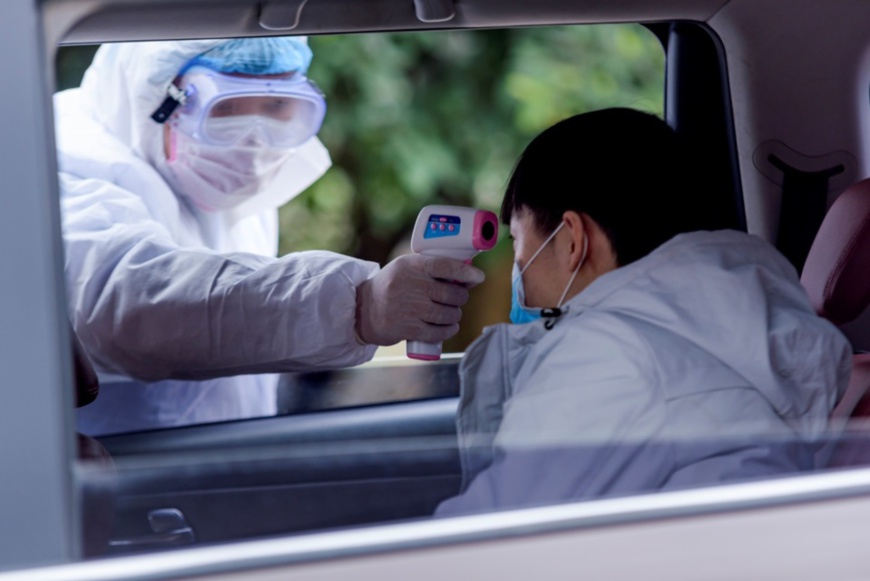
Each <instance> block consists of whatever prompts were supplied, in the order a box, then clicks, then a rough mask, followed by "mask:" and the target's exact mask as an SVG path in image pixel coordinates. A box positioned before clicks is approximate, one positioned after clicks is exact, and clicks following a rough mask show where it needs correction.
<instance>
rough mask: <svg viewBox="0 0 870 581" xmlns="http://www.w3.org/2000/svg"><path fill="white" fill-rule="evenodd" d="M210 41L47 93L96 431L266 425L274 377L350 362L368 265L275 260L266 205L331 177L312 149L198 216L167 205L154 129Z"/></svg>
mask: <svg viewBox="0 0 870 581" xmlns="http://www.w3.org/2000/svg"><path fill="white" fill-rule="evenodd" d="M218 42H219V41H211V40H208V41H187V42H159V43H140V44H117V45H105V46H103V47H101V48H100V49H99V50H98V51H97V54H96V57H95V59H94V62H93V64H92V66H91V67H90V68H89V69H88V71H87V73H86V75H85V77H84V80H83V83H82V86H81V88H78V89H72V90H68V91H64V92H61V93H58V94H57V95H56V96H55V100H54V104H55V114H56V132H57V144H58V161H59V169H60V183H61V191H62V198H61V202H62V212H63V229H64V239H65V243H66V263H65V269H66V275H67V280H68V286H69V306H70V313H71V317H72V320H73V325H74V327H75V330H76V332H77V333H78V335H79V337H80V338H81V341H82V343H83V344H84V345H85V347H86V349H87V351H88V354H89V355H90V356H91V358H92V359H93V362H94V364H95V367H96V368H97V371H98V374H99V376H100V380H101V384H102V385H101V393H100V397H99V398H98V399H97V401H96V402H94V403H93V404H92V405H90V406H88V407H85V408H82V409H81V410H79V412H78V413H79V414H80V415H79V429H80V430H81V431H83V432H85V433H89V434H94V435H99V434H107V433H116V432H126V431H135V430H142V429H150V428H156V427H166V426H178V425H185V424H192V423H201V422H212V421H220V420H226V419H237V418H244V417H254V416H262V415H270V414H273V413H274V412H275V405H276V403H275V402H276V394H275V391H276V385H277V376H276V375H274V374H259V375H251V374H258V373H263V372H264V371H269V372H272V373H274V372H277V371H298V370H306V369H312V368H326V367H342V366H350V365H356V364H359V363H361V362H364V361H366V360H368V359H370V358H371V357H372V356H373V354H374V350H375V346H366V345H362V344H361V343H360V342H359V341H357V340H356V339H355V337H354V316H355V308H356V286H357V285H359V284H360V283H361V282H363V281H365V280H367V279H369V278H371V277H372V276H374V275H375V274H376V273H377V271H378V266H377V265H376V264H374V263H369V262H364V261H360V260H355V259H352V258H348V257H345V256H340V255H337V254H333V253H329V252H300V253H294V254H291V255H288V256H285V257H282V258H275V256H276V254H277V247H278V223H277V212H276V209H277V207H278V206H280V205H281V204H283V203H285V202H287V201H288V200H289V199H291V198H292V197H294V196H295V195H297V194H299V193H300V192H301V191H303V190H304V189H305V188H306V187H308V186H309V185H310V184H311V183H313V182H314V181H315V180H317V179H318V178H319V177H320V176H321V175H322V174H323V173H324V172H325V171H326V170H327V169H328V167H329V166H330V163H331V162H330V159H329V155H328V153H327V151H326V149H325V148H324V147H323V145H322V144H321V143H320V141H319V140H318V139H317V138H316V137H315V138H312V139H310V140H309V141H308V142H306V143H305V144H304V145H302V146H301V147H299V148H298V149H297V151H296V153H295V155H293V156H292V157H291V158H290V159H289V161H288V162H287V163H286V165H285V166H284V167H282V169H281V171H280V172H279V174H278V177H277V178H276V179H275V180H274V181H273V183H272V184H271V186H269V187H268V188H266V189H265V190H263V191H261V192H259V193H258V194H257V195H256V196H254V197H253V198H252V199H251V200H250V202H246V203H244V204H242V205H240V206H238V207H236V208H235V209H232V210H228V211H224V212H215V213H206V212H203V211H201V210H198V209H196V208H195V207H194V206H193V205H192V204H190V203H188V202H187V201H186V200H185V199H184V198H183V197H181V196H178V195H176V193H174V192H173V190H172V189H171V188H170V187H169V185H168V184H167V181H166V179H165V177H164V175H161V172H159V171H158V170H157V169H155V168H160V167H161V164H165V157H164V150H163V126H162V125H160V124H158V123H155V122H154V121H152V120H151V119H150V115H151V114H152V113H153V112H154V111H155V109H157V107H158V106H159V105H160V104H161V102H162V101H163V99H164V98H165V95H166V88H167V85H168V84H169V83H170V81H172V80H173V78H174V77H175V76H176V74H177V73H178V72H179V70H180V69H181V67H182V66H183V65H184V64H185V63H186V62H188V61H189V60H190V59H191V58H193V57H194V56H196V55H198V54H200V53H203V52H205V51H207V50H209V49H210V48H212V47H214V46H216V45H217V44H218Z"/></svg>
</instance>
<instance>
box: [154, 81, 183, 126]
mask: <svg viewBox="0 0 870 581" xmlns="http://www.w3.org/2000/svg"><path fill="white" fill-rule="evenodd" d="M186 102H187V93H185V92H184V91H182V90H181V89H179V88H178V87H176V86H175V83H169V87H168V88H167V89H166V98H165V99H164V100H163V103H161V104H160V106H159V107H158V108H157V110H156V111H154V113H152V114H151V119H153V120H154V121H156V122H157V123H161V124H162V123H166V120H167V119H169V117H170V116H171V115H172V114H173V113H174V112H175V110H176V109H178V106H179V105H184V104H185V103H186Z"/></svg>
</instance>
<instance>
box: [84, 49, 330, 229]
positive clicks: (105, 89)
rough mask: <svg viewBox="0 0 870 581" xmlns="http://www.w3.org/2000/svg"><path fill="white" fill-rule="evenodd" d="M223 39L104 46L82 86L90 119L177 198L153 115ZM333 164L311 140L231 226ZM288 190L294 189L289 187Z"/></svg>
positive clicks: (238, 211) (279, 201)
mask: <svg viewBox="0 0 870 581" xmlns="http://www.w3.org/2000/svg"><path fill="white" fill-rule="evenodd" d="M222 42H225V41H224V40H223V39H210V40H186V41H161V42H136V43H117V44H104V45H102V46H101V47H100V48H99V49H98V50H97V53H96V55H95V56H94V60H93V63H92V64H91V66H90V67H89V68H88V70H87V72H86V73H85V76H84V78H83V80H82V85H81V94H82V101H83V102H85V103H87V105H86V106H87V107H89V108H90V111H89V114H90V117H91V118H92V119H94V120H96V121H97V122H98V123H99V124H100V125H102V126H103V128H104V129H105V130H106V131H107V132H108V133H109V134H111V135H112V136H113V137H115V138H116V139H117V140H118V141H119V142H121V143H124V144H127V145H128V146H129V147H130V149H131V150H132V152H133V153H134V154H135V155H136V156H138V157H140V158H142V159H144V160H145V161H147V162H148V163H149V164H150V165H151V166H152V167H154V168H156V169H157V170H158V171H159V172H160V173H161V175H162V176H163V177H164V179H166V181H167V182H169V183H170V185H171V186H172V187H173V190H175V191H176V194H178V193H179V192H178V188H177V184H175V183H173V182H174V180H173V179H172V177H171V176H170V175H167V172H166V167H165V165H166V164H165V161H166V156H165V153H164V144H163V125H161V124H159V123H156V122H155V121H153V120H152V119H151V114H152V113H154V111H155V110H156V109H157V108H158V107H159V106H160V104H161V103H162V102H163V100H164V99H165V97H166V88H167V86H168V85H169V83H171V82H172V81H173V80H174V79H175V77H176V76H177V75H178V73H179V71H180V70H181V69H182V67H184V65H185V64H187V63H188V61H190V60H191V59H193V58H194V57H196V56H198V55H200V54H202V53H203V52H205V51H208V50H209V49H212V48H214V47H216V46H218V45H220V44H221V43H222ZM331 164H332V162H331V160H330V158H329V154H328V152H327V151H326V148H325V147H323V144H322V143H320V141H319V140H318V139H317V138H316V137H314V138H312V139H310V140H308V141H307V142H306V143H305V144H303V145H302V146H300V147H299V148H297V149H296V152H295V155H293V156H291V157H290V159H289V160H288V161H287V162H286V164H285V165H284V167H283V168H282V169H281V171H280V172H279V175H278V177H277V178H276V179H275V180H274V181H273V182H272V184H271V186H270V187H267V188H265V189H263V190H262V191H260V192H258V193H257V194H256V195H255V196H252V198H251V199H250V200H248V201H246V202H244V203H243V204H241V205H240V206H238V207H237V208H235V209H234V210H231V211H230V212H229V213H230V214H231V215H232V217H233V218H234V219H235V220H238V219H241V218H244V217H246V216H250V215H252V214H256V213H259V212H262V211H264V210H270V209H275V208H278V207H279V206H281V205H283V204H285V203H287V202H288V201H290V200H291V199H292V198H294V197H295V196H297V195H299V194H300V193H301V192H302V191H304V190H305V189H306V188H307V187H308V186H309V185H311V184H312V183H314V182H315V181H316V180H317V179H319V178H320V176H322V175H323V174H324V173H325V172H326V170H327V169H329V167H330V165H331ZM291 184H292V185H291Z"/></svg>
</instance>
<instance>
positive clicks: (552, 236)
mask: <svg viewBox="0 0 870 581" xmlns="http://www.w3.org/2000/svg"><path fill="white" fill-rule="evenodd" d="M564 225H565V222H562V223H560V224H559V225H558V226H557V227H556V229H555V230H553V232H552V233H551V234H550V235H549V236H547V239H546V240H544V243H543V244H541V246H540V247H539V248H538V249H537V250H536V251H535V253H534V254H532V257H531V258H530V259H529V261H528V262H527V263H526V265H525V266H524V267H523V269H522V270H521V271H520V276H522V275H523V274H525V272H526V270H527V269H528V268H529V266H531V265H532V263H533V262H534V261H535V259H536V258H537V257H538V255H539V254H540V253H541V252H542V251H543V250H544V248H546V247H547V244H549V243H550V240H552V239H553V238H554V237H555V236H556V234H558V233H559V230H561V229H562V226H564Z"/></svg>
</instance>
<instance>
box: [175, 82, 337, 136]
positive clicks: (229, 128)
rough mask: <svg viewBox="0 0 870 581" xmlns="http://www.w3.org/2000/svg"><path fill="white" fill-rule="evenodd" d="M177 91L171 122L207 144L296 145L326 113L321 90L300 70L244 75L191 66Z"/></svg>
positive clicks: (317, 127)
mask: <svg viewBox="0 0 870 581" xmlns="http://www.w3.org/2000/svg"><path fill="white" fill-rule="evenodd" d="M179 89H180V91H181V92H182V94H183V97H182V101H181V105H180V106H179V107H178V109H176V111H175V113H174V115H172V117H171V119H170V122H171V123H172V126H173V127H174V128H175V129H177V130H178V131H181V132H183V133H184V134H186V135H188V136H189V137H192V138H193V139H196V140H198V141H200V142H201V143H205V144H209V145H217V146H224V147H228V146H236V145H241V146H245V145H248V144H256V145H262V146H266V147H275V148H293V147H297V146H299V145H302V144H303V143H305V142H306V141H308V140H309V139H311V138H312V137H314V136H315V135H317V132H318V131H320V126H321V124H322V123H323V117H324V116H325V115H326V100H325V99H324V97H323V93H322V92H321V91H320V89H318V88H317V85H315V84H314V83H313V82H312V81H310V80H309V79H308V78H307V77H306V76H305V75H303V74H301V73H296V74H294V75H292V76H289V77H256V76H253V77H249V76H237V75H227V74H223V73H218V72H215V71H213V70H211V69H208V68H205V67H197V66H194V67H191V68H190V69H189V70H188V71H187V72H186V73H184V75H183V76H182V77H181V83H180V87H179Z"/></svg>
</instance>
